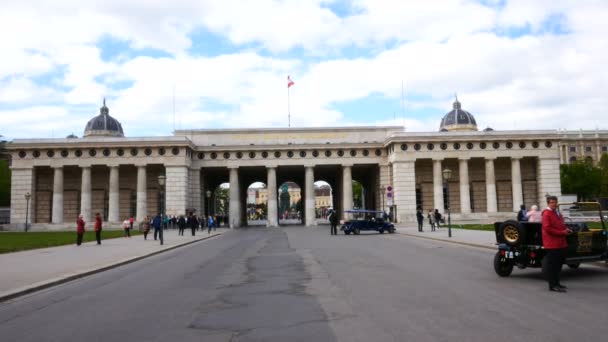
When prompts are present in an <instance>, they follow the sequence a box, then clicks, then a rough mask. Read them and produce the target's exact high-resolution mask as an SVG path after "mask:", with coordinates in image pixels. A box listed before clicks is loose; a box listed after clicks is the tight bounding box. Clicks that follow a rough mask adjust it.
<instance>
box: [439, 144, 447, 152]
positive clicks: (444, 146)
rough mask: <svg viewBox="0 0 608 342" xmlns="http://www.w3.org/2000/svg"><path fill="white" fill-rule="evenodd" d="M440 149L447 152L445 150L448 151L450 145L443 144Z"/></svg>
mask: <svg viewBox="0 0 608 342" xmlns="http://www.w3.org/2000/svg"><path fill="white" fill-rule="evenodd" d="M439 147H440V148H441V149H442V150H445V149H447V148H448V144H446V143H441V144H440V145H439Z"/></svg>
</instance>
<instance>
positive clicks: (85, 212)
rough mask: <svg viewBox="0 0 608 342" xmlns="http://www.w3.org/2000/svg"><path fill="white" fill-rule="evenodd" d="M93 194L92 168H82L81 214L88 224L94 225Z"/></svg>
mask: <svg viewBox="0 0 608 342" xmlns="http://www.w3.org/2000/svg"><path fill="white" fill-rule="evenodd" d="M91 206H92V192H91V167H90V166H83V167H82V183H81V185H80V213H81V214H82V216H83V218H84V222H86V223H87V224H89V223H92V222H93V221H92V219H93V215H92V212H91V210H92V209H91Z"/></svg>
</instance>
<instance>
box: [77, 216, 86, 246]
mask: <svg viewBox="0 0 608 342" xmlns="http://www.w3.org/2000/svg"><path fill="white" fill-rule="evenodd" d="M83 217H84V216H82V214H80V215H78V219H76V246H80V245H81V244H82V237H83V236H84V224H85V222H84V218H83Z"/></svg>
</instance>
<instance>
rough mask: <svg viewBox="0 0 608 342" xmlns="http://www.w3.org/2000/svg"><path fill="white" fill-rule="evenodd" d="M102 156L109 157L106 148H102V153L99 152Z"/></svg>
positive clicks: (108, 151)
mask: <svg viewBox="0 0 608 342" xmlns="http://www.w3.org/2000/svg"><path fill="white" fill-rule="evenodd" d="M101 153H102V154H103V155H104V156H106V157H109V156H110V150H109V149H107V148H104V149H103V151H102V152H101Z"/></svg>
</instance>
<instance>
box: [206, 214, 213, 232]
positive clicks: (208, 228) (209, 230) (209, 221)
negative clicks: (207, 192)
mask: <svg viewBox="0 0 608 342" xmlns="http://www.w3.org/2000/svg"><path fill="white" fill-rule="evenodd" d="M211 229H213V231H215V227H214V226H213V216H211V215H209V218H208V219H207V234H211Z"/></svg>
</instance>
